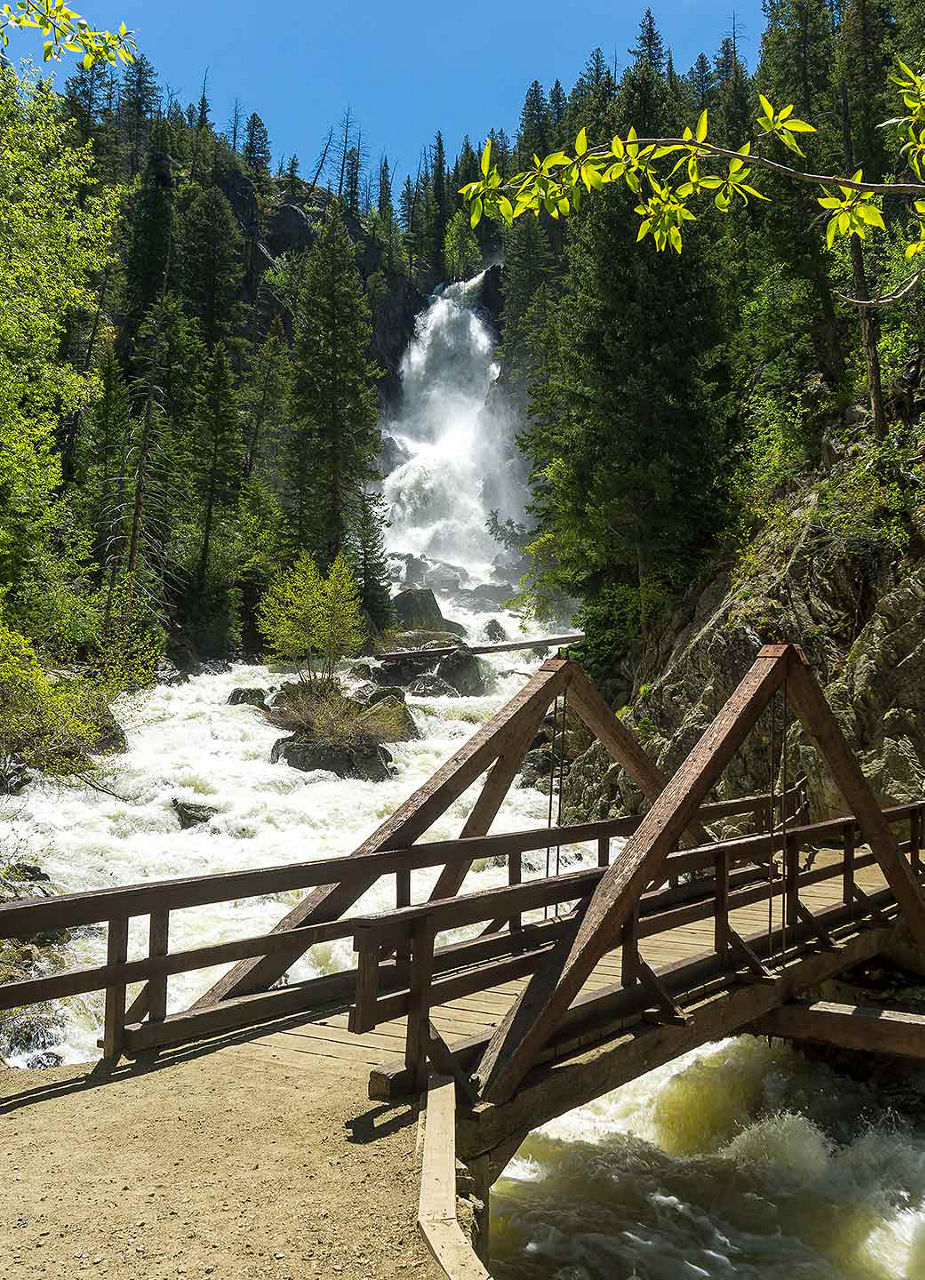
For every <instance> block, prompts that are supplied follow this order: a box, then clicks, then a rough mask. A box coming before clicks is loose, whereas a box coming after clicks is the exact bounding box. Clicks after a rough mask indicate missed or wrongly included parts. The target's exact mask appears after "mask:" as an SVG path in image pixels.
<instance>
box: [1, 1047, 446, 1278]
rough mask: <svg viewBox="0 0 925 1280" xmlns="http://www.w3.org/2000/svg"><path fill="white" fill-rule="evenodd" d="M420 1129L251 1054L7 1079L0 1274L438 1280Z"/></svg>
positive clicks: (355, 1077) (338, 1086) (407, 1111)
mask: <svg viewBox="0 0 925 1280" xmlns="http://www.w3.org/2000/svg"><path fill="white" fill-rule="evenodd" d="M417 1130H418V1126H417V1115H416V1111H415V1110H414V1109H412V1108H408V1107H404V1108H392V1109H391V1110H389V1111H388V1112H386V1111H385V1110H384V1108H382V1107H381V1106H379V1105H378V1104H375V1103H370V1102H369V1101H368V1099H367V1098H366V1096H365V1089H364V1080H363V1078H362V1077H361V1076H360V1075H359V1074H346V1073H344V1071H343V1068H340V1067H338V1065H337V1063H335V1062H332V1066H331V1069H330V1071H328V1070H327V1069H325V1068H324V1067H321V1068H318V1069H317V1070H315V1069H313V1070H312V1072H311V1073H309V1072H307V1071H305V1070H304V1069H301V1070H300V1069H298V1068H295V1067H293V1066H291V1065H289V1064H288V1063H285V1062H280V1061H277V1060H275V1059H273V1058H271V1057H270V1056H269V1055H268V1054H266V1053H262V1052H261V1051H259V1050H257V1049H255V1048H253V1047H249V1046H229V1047H225V1048H222V1049H221V1050H217V1051H214V1052H210V1053H205V1054H200V1055H199V1056H195V1055H194V1054H187V1055H186V1056H184V1057H181V1058H175V1059H173V1060H171V1061H169V1062H167V1063H164V1064H162V1065H158V1066H157V1067H152V1066H149V1067H147V1068H145V1067H139V1066H136V1067H134V1068H132V1067H123V1068H122V1069H121V1070H120V1071H118V1072H116V1073H115V1074H112V1075H107V1074H105V1069H104V1068H100V1067H98V1068H96V1069H95V1070H93V1071H91V1070H90V1069H89V1068H79V1069H75V1068H69V1069H66V1068H58V1069H55V1070H50V1071H27V1072H22V1071H11V1070H3V1069H2V1068H0V1161H2V1165H3V1169H4V1177H3V1196H2V1199H0V1275H2V1276H4V1277H6V1276H16V1277H32V1276H54V1277H56V1280H69V1277H71V1276H84V1275H94V1276H97V1275H99V1276H119V1277H125V1278H126V1280H128V1278H129V1277H131V1278H132V1280H168V1278H169V1280H173V1278H174V1277H176V1276H188V1277H210V1278H211V1280H257V1277H259V1278H260V1280H267V1278H268V1277H269V1278H271V1280H303V1278H304V1277H315V1276H325V1277H332V1278H333V1277H342V1278H343V1280H390V1277H412V1276H413V1277H421V1280H434V1277H435V1275H436V1270H435V1268H434V1267H433V1264H432V1263H431V1262H430V1260H429V1258H428V1256H427V1253H426V1249H425V1247H424V1245H423V1242H422V1241H421V1240H420V1238H419V1236H418V1234H417V1231H416V1228H415V1218H416V1213H417V1194H418V1189H419V1181H418V1169H419V1160H418V1157H417V1153H416V1142H417ZM374 1134H375V1135H377V1136H376V1137H375V1141H371V1139H372V1137H373V1135H374Z"/></svg>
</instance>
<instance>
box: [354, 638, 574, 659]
mask: <svg viewBox="0 0 925 1280" xmlns="http://www.w3.org/2000/svg"><path fill="white" fill-rule="evenodd" d="M584 638H585V637H584V632H582V631H574V632H572V634H571V635H567V636H544V637H541V638H540V639H539V640H503V641H500V642H499V643H498V644H467V645H466V646H465V648H466V649H467V650H468V652H469V653H475V654H485V653H516V652H517V651H518V650H520V649H566V648H568V646H569V645H572V644H581V642H582V641H583V640H584ZM459 649H460V646H459V645H447V646H446V647H445V648H442V649H393V650H392V651H391V652H389V653H377V654H375V655H374V657H376V658H378V659H379V660H380V662H395V661H398V660H399V659H401V660H406V659H408V658H420V659H421V661H423V662H438V661H439V660H440V659H441V658H448V657H450V656H451V655H452V654H454V653H458V652H459Z"/></svg>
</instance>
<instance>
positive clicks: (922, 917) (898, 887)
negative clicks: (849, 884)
mask: <svg viewBox="0 0 925 1280" xmlns="http://www.w3.org/2000/svg"><path fill="white" fill-rule="evenodd" d="M796 653H797V656H798V659H799V660H798V661H794V662H793V663H792V664H791V670H790V673H789V675H788V677H787V699H788V701H789V703H790V705H791V706H792V708H793V710H794V712H795V713H796V715H797V716H798V718H799V720H800V723H801V724H802V726H803V732H804V733H805V734H806V736H807V738H808V739H809V741H810V742H811V743H812V745H813V746H814V747H815V748H816V750H817V751H818V753H819V755H820V756H821V757H822V760H823V761H824V763H825V764H826V766H827V767H828V769H829V772H830V773H831V775H832V779H833V781H834V782H835V785H836V786H837V787H838V790H839V791H840V792H841V795H842V798H843V799H844V801H845V804H846V805H847V806H848V809H849V811H850V812H851V813H853V814H854V816H855V817H856V818H857V821H858V826H859V827H860V829H861V839H862V840H863V842H864V843H865V844H868V845H870V848H871V852H872V853H873V854H874V856H875V857H876V859H877V861H878V862H879V864H880V869H881V870H882V872H883V874H884V877H885V879H886V882H887V884H888V885H889V886H890V888H891V889H892V890H893V894H894V895H895V898H896V901H897V902H898V903H899V909H900V911H901V912H902V914H903V916H904V917H905V920H906V922H907V924H908V926H909V930H910V932H911V934H912V936H913V938H914V939H915V941H916V942H917V943H918V944H919V946H923V947H925V898H923V896H922V888H921V886H920V884H919V882H918V880H917V879H916V877H915V875H914V873H913V871H912V868H911V866H910V865H909V863H908V862H907V861H906V859H905V858H903V857H902V856H901V855H900V852H899V846H898V845H897V843H896V837H895V836H894V835H893V832H892V831H891V830H890V826H889V823H888V822H887V820H886V818H885V817H884V816H883V811H882V810H881V808H880V805H879V803H878V801H877V797H876V796H875V795H874V793H873V790H872V788H871V785H870V783H869V782H868V781H867V779H866V778H865V777H864V774H863V773H862V771H861V766H860V765H859V764H858V762H857V759H856V757H855V755H854V753H853V752H852V751H851V749H850V747H849V746H848V743H847V742H846V741H845V735H844V734H843V733H842V731H841V726H840V725H839V723H838V721H837V720H836V719H835V716H834V715H833V714H832V710H831V708H830V707H829V704H828V703H827V702H826V700H825V696H824V694H823V692H822V690H821V689H820V687H819V685H818V683H817V682H816V679H815V677H814V676H813V674H812V672H811V671H810V669H809V667H808V665H807V663H806V659H805V658H804V657H803V653H802V651H800V650H797V651H796Z"/></svg>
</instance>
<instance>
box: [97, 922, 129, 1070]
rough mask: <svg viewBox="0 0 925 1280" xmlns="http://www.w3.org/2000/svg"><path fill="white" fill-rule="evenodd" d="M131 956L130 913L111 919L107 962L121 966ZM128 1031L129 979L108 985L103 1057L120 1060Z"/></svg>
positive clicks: (112, 965) (114, 966)
mask: <svg viewBox="0 0 925 1280" xmlns="http://www.w3.org/2000/svg"><path fill="white" fill-rule="evenodd" d="M127 959H128V916H116V917H115V918H114V919H112V920H110V921H109V926H108V933H107V936H106V964H107V966H110V967H112V968H119V967H121V966H122V965H124V964H125V962H126V960H127ZM124 1032H125V983H124V982H119V981H116V982H110V983H109V984H108V985H107V987H106V1013H105V1020H104V1022H103V1057H104V1058H112V1059H113V1060H115V1061H118V1059H119V1057H120V1056H121V1054H122V1038H123V1035H124Z"/></svg>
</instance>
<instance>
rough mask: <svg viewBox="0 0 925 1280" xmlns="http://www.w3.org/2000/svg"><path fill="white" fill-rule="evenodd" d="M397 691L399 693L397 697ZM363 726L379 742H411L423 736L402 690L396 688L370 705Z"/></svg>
mask: <svg viewBox="0 0 925 1280" xmlns="http://www.w3.org/2000/svg"><path fill="white" fill-rule="evenodd" d="M396 693H397V694H398V695H399V696H397V697H396ZM370 712H371V713H372V714H371V715H370V716H369V717H366V718H364V720H363V727H364V728H366V729H368V730H369V733H370V736H371V737H373V738H375V740H376V741H377V742H411V741H412V740H413V739H414V738H419V737H420V736H421V734H420V731H419V730H418V727H417V725H416V724H415V723H414V716H413V715H412V714H411V711H410V710H409V708H408V705H407V703H406V702H405V695H404V693H402V691H401V690H400V689H399V690H396V691H395V692H393V693H390V694H389V696H388V697H386V698H381V699H380V700H379V701H378V702H376V703H373V704H372V706H371V707H370Z"/></svg>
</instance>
